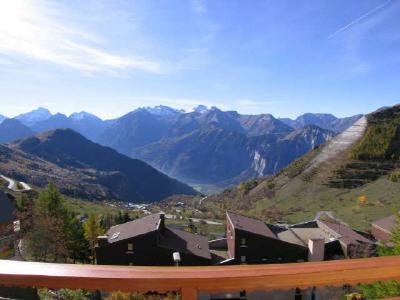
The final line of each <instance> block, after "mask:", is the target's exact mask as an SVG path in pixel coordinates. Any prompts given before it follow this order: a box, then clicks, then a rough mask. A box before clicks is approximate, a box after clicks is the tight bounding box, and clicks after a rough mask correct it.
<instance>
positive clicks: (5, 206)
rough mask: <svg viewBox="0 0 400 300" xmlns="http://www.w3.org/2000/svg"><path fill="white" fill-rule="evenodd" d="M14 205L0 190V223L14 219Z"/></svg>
mask: <svg viewBox="0 0 400 300" xmlns="http://www.w3.org/2000/svg"><path fill="white" fill-rule="evenodd" d="M14 213H15V205H14V203H13V202H12V201H11V200H10V198H8V196H7V195H6V194H5V193H4V192H2V191H0V224H3V223H8V222H11V221H14V220H15V216H14Z"/></svg>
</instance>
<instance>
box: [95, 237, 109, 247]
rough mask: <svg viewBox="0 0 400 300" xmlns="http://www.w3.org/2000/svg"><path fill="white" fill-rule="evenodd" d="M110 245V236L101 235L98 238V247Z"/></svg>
mask: <svg viewBox="0 0 400 300" xmlns="http://www.w3.org/2000/svg"><path fill="white" fill-rule="evenodd" d="M107 244H108V236H106V235H100V236H98V237H97V246H99V247H103V246H105V245H107Z"/></svg>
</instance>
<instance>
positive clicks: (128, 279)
mask: <svg viewBox="0 0 400 300" xmlns="http://www.w3.org/2000/svg"><path fill="white" fill-rule="evenodd" d="M392 279H395V280H400V257H379V258H367V259H353V260H338V261H327V262H310V263H295V264H274V265H240V266H210V267H124V266H121V267H119V266H100V265H67V264H50V263H34V262H14V261H1V260H0V285H5V286H18V287H37V288H40V287H47V288H52V289H59V288H70V289H85V290H102V291H123V292H148V291H158V292H166V291H178V292H181V293H182V298H183V299H184V300H192V299H197V295H198V292H200V291H201V292H225V291H226V292H228V291H230V292H231V291H238V290H247V291H252V290H266V291H268V290H275V289H279V290H285V289H286V290H287V289H292V288H295V287H299V288H308V287H313V286H316V287H323V286H341V285H344V284H351V285H353V284H358V283H373V282H377V281H386V280H392Z"/></svg>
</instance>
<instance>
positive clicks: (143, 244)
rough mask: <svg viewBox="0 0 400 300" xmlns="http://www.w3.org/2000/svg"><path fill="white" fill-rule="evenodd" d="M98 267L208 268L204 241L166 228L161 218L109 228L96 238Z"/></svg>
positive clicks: (151, 218) (147, 218) (153, 217)
mask: <svg viewBox="0 0 400 300" xmlns="http://www.w3.org/2000/svg"><path fill="white" fill-rule="evenodd" d="M96 257H97V263H98V264H104V265H140V266H170V265H174V264H179V265H184V266H193V265H210V264H211V254H210V249H209V246H208V240H207V238H206V237H203V236H200V235H196V234H192V233H189V232H186V231H182V230H177V229H173V228H168V226H166V225H165V218H164V214H153V215H149V216H146V217H143V218H141V219H138V220H134V221H131V222H127V223H124V224H120V225H116V226H113V227H111V228H110V229H109V230H108V232H107V233H106V235H104V236H99V237H98V246H97V247H96Z"/></svg>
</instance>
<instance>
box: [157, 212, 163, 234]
mask: <svg viewBox="0 0 400 300" xmlns="http://www.w3.org/2000/svg"><path fill="white" fill-rule="evenodd" d="M157 229H158V231H159V232H160V233H161V234H163V233H164V230H165V215H164V213H160V221H159V223H158V224H157Z"/></svg>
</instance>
